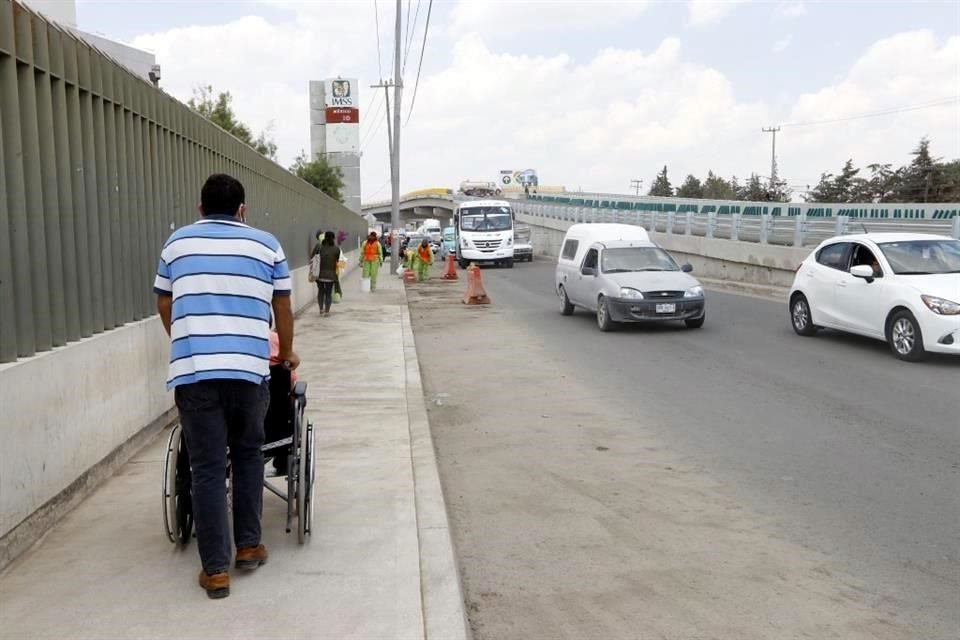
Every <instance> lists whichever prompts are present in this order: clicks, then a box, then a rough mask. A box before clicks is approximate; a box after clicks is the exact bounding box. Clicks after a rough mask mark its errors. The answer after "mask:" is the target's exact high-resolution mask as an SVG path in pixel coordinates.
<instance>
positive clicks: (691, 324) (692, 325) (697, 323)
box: [683, 313, 707, 329]
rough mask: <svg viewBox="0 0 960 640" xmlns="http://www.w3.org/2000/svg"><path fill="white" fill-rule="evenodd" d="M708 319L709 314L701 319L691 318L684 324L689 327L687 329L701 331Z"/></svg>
mask: <svg viewBox="0 0 960 640" xmlns="http://www.w3.org/2000/svg"><path fill="white" fill-rule="evenodd" d="M706 319H707V314H706V313H704V314H703V315H702V316H700V317H699V318H690V319H689V320H684V321H683V323H684V324H685V325H687V329H699V328H700V327H702V326H703V323H704V321H705V320H706Z"/></svg>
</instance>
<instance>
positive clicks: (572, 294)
mask: <svg viewBox="0 0 960 640" xmlns="http://www.w3.org/2000/svg"><path fill="white" fill-rule="evenodd" d="M691 271H693V267H691V266H690V265H689V264H685V265H683V266H682V267H681V266H680V265H678V264H677V263H676V262H675V261H674V259H673V258H672V257H670V254H668V253H667V252H666V251H664V250H663V249H662V248H660V247H659V246H657V245H656V243H654V242H652V241H651V240H650V236H649V235H647V232H646V230H645V229H643V228H642V227H635V226H633V225H627V224H575V225H573V226H571V227H570V228H569V229H568V230H567V234H566V236H565V237H564V239H563V245H562V247H561V249H560V257H559V258H558V259H557V270H556V283H555V287H556V292H557V295H558V296H559V297H560V308H561V311H562V313H563V315H565V316H569V315H572V314H573V312H574V310H575V309H576V308H577V307H580V308H582V309H586V310H587V311H591V312H593V313H596V314H597V326H599V327H600V330H601V331H610V330H611V329H613V328H615V327H616V325H617V324H618V323H621V322H651V321H652V322H661V321H665V320H683V321H684V322H685V323H686V325H687V326H688V327H690V328H692V329H699V328H700V327H702V326H703V322H704V320H705V319H706V308H705V302H706V300H705V298H704V293H703V287H702V286H701V285H700V283H699V282H697V280H696V279H695V278H693V276H690V275H689V273H690V272H691Z"/></svg>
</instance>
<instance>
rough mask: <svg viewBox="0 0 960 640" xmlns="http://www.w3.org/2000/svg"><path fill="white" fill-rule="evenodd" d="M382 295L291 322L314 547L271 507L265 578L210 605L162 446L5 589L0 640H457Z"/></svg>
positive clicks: (94, 501)
mask: <svg viewBox="0 0 960 640" xmlns="http://www.w3.org/2000/svg"><path fill="white" fill-rule="evenodd" d="M379 284H380V289H379V290H378V291H377V292H376V293H374V294H372V295H365V294H362V293H361V292H360V283H359V275H358V274H357V273H354V274H352V275H351V276H350V277H348V278H347V280H346V282H345V283H344V292H345V294H346V295H345V298H346V299H345V301H344V302H343V303H342V304H339V305H335V306H334V309H333V313H332V315H331V316H330V317H329V318H320V317H319V316H318V314H317V308H316V306H315V305H314V306H312V307H310V308H308V309H307V310H306V312H305V313H304V314H303V316H302V317H301V318H299V319H298V321H297V338H296V343H295V348H296V350H297V352H298V353H299V354H300V357H301V359H302V361H303V364H302V365H301V367H300V369H299V373H300V378H301V379H302V380H305V381H307V382H308V384H309V387H308V391H307V398H308V406H307V415H308V417H309V419H310V420H312V421H313V422H314V424H315V425H317V427H318V434H317V437H318V440H317V466H316V478H317V485H316V493H315V502H316V505H315V510H314V519H315V523H314V533H313V537H312V540H310V541H308V542H307V544H305V545H304V546H302V547H301V546H299V545H298V544H297V539H296V533H295V532H294V533H291V534H287V533H285V531H284V513H285V504H284V503H283V502H282V501H280V500H279V499H277V498H276V497H275V496H273V495H271V494H269V493H266V494H265V495H264V513H263V534H264V543H265V544H266V545H267V546H268V548H269V550H270V552H271V556H270V562H269V564H267V565H266V566H264V567H261V568H260V569H259V570H257V571H256V572H255V573H253V574H250V575H243V574H240V573H238V572H233V574H232V575H231V578H232V580H231V595H230V597H229V598H227V599H225V600H219V601H212V600H209V599H207V598H206V597H205V595H204V593H203V591H202V590H201V589H200V588H199V587H198V586H197V583H196V579H197V573H198V572H199V570H200V564H199V558H198V556H197V547H196V540H194V541H193V542H192V543H191V544H190V545H189V546H188V547H187V548H186V549H185V550H180V549H178V548H176V547H174V546H173V545H172V544H170V543H169V542H168V540H167V538H166V535H165V534H164V532H163V521H162V515H161V513H162V512H161V472H162V464H163V455H164V449H165V445H166V439H167V436H168V432H167V431H166V430H165V431H164V432H163V433H162V434H161V435H160V437H159V438H157V439H156V440H155V441H153V442H152V443H151V444H150V445H149V446H148V447H147V448H145V449H144V450H143V451H141V452H140V453H139V454H138V455H137V456H135V457H134V459H133V460H132V461H131V462H130V463H129V464H127V465H126V466H124V467H123V468H122V469H121V470H120V471H119V472H118V473H117V474H116V475H115V476H114V477H113V478H111V479H110V480H109V481H107V482H106V483H105V484H104V485H103V486H102V487H100V489H98V490H97V491H96V492H95V493H94V494H93V495H92V496H91V497H90V498H89V499H88V500H86V501H85V502H84V503H83V504H81V505H80V506H79V507H78V508H77V509H76V510H74V511H73V512H72V513H70V514H69V515H68V516H67V517H66V518H64V519H63V520H62V521H61V522H60V524H59V525H58V526H56V527H55V528H54V529H52V530H51V531H50V532H49V533H48V534H47V535H46V537H45V538H44V539H43V540H42V541H41V542H40V543H39V544H38V545H37V546H35V547H34V548H33V549H32V550H31V551H30V552H28V553H26V554H24V556H22V557H21V558H20V559H18V560H17V561H16V562H14V563H13V564H12V565H11V566H10V567H8V568H7V570H6V571H5V572H4V573H3V574H0V630H2V633H0V635H2V637H3V638H4V640H14V639H20V638H23V639H28V638H29V639H31V640H34V639H36V640H45V639H47V638H51V639H52V638H58V639H59V638H91V639H97V640H110V639H114V638H116V639H121V638H122V639H128V638H162V639H164V640H168V639H170V638H187V639H190V638H204V639H211V640H213V639H219V638H274V637H284V638H304V639H323V640H326V639H330V640H339V639H346V638H356V639H359V640H367V639H371V640H373V639H376V640H379V639H390V640H395V639H402V640H405V639H410V640H414V639H416V640H421V639H435V640H460V639H466V638H467V637H468V632H467V627H466V616H465V614H464V611H463V599H462V596H461V592H460V584H459V579H458V575H457V569H456V561H455V557H454V554H453V548H452V544H451V539H450V533H449V530H448V527H447V516H446V509H445V506H444V503H443V494H442V491H441V489H440V482H439V476H438V474H437V468H436V460H435V457H434V452H433V443H432V440H431V438H430V432H429V425H428V423H427V417H426V409H425V407H424V404H423V391H422V388H421V384H420V372H419V365H418V363H417V359H416V350H415V348H414V345H413V334H412V331H411V328H410V318H409V313H408V311H407V307H406V296H405V292H404V290H403V286H402V283H401V282H400V281H399V280H398V279H397V278H396V277H390V276H389V275H388V269H386V268H385V269H384V270H383V271H382V274H381V280H380V283H379ZM130 401H131V402H136V398H131V399H130Z"/></svg>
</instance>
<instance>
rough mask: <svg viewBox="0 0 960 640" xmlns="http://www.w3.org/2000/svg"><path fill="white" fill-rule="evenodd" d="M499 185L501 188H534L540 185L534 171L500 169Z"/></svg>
mask: <svg viewBox="0 0 960 640" xmlns="http://www.w3.org/2000/svg"><path fill="white" fill-rule="evenodd" d="M499 184H500V187H501V188H510V187H513V188H518V189H522V188H523V187H525V186H528V185H529V186H531V187H536V186H538V185H539V184H540V178H539V177H538V176H537V170H536V169H522V170H521V169H501V170H500V180H499Z"/></svg>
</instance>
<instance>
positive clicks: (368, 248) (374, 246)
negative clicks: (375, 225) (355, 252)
mask: <svg viewBox="0 0 960 640" xmlns="http://www.w3.org/2000/svg"><path fill="white" fill-rule="evenodd" d="M363 259H364V260H365V261H366V262H376V261H377V260H379V259H380V243H379V242H377V241H376V240H374V241H373V242H370V241H369V240H367V242H366V244H364V245H363Z"/></svg>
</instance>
